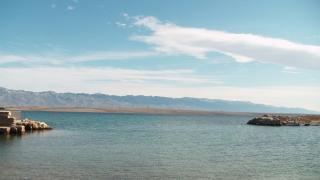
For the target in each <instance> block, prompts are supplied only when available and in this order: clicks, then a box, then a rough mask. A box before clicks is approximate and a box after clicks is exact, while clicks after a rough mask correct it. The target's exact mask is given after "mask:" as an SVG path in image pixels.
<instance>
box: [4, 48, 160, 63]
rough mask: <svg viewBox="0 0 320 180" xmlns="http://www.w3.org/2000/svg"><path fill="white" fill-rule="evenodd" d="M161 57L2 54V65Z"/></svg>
mask: <svg viewBox="0 0 320 180" xmlns="http://www.w3.org/2000/svg"><path fill="white" fill-rule="evenodd" d="M157 55H159V54H158V53H157V52H153V51H123V52H121V51H99V52H90V53H84V54H80V55H74V56H70V55H69V56H67V55H61V54H43V55H39V54H31V55H16V54H1V53H0V65H1V64H4V63H12V62H18V63H24V64H30V65H32V66H37V65H67V64H70V63H77V62H86V61H97V60H100V61H104V60H105V61H110V60H126V59H141V58H146V57H152V56H157Z"/></svg>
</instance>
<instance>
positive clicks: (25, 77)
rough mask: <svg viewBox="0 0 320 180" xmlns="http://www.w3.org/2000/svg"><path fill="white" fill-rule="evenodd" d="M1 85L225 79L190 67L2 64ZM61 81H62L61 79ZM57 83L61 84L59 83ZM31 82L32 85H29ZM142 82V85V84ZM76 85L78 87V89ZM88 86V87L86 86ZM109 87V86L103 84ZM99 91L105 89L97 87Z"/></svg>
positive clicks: (66, 88) (69, 85)
mask: <svg viewBox="0 0 320 180" xmlns="http://www.w3.org/2000/svg"><path fill="white" fill-rule="evenodd" d="M0 70H1V74H2V75H1V79H0V86H4V87H14V86H15V87H14V88H17V86H21V87H24V88H26V87H28V86H29V85H30V84H33V85H32V87H34V88H36V89H33V90H44V89H43V88H51V89H52V90H59V91H61V90H62V89H59V88H60V85H61V86H62V87H63V88H64V89H63V90H64V91H76V89H82V88H85V86H88V84H90V86H92V87H94V86H96V85H99V86H100V85H110V83H111V84H113V85H116V84H118V85H119V84H122V85H123V84H141V85H142V86H143V85H152V84H175V85H178V84H179V85H181V86H184V84H187V85H189V83H191V84H194V85H201V84H205V85H208V84H220V83H221V82H220V81H219V80H218V79H216V78H214V77H212V76H204V75H197V74H196V73H195V72H194V71H192V70H189V69H174V70H135V69H120V68H110V67H109V68H84V67H82V68H79V67H78V68H64V67H37V68H0ZM59 82H60V83H59ZM57 83H58V84H59V86H57ZM28 84H29V85H28ZM142 86H141V87H142ZM74 88H76V89H74ZM85 89H86V88H85ZM103 89H105V88H103ZM95 91H101V89H96V90H95Z"/></svg>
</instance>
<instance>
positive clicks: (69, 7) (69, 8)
mask: <svg viewBox="0 0 320 180" xmlns="http://www.w3.org/2000/svg"><path fill="white" fill-rule="evenodd" d="M67 10H69V11H73V10H75V7H74V6H71V5H69V6H67Z"/></svg>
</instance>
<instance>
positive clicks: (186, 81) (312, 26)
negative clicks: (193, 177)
mask: <svg viewBox="0 0 320 180" xmlns="http://www.w3.org/2000/svg"><path fill="white" fill-rule="evenodd" d="M319 19H320V2H319V1H316V0H314V1H312V0H305V1H300V0H296V1H295V0H287V1H286V0H283V1H271V0H270V1H261V2H259V3H258V2H257V1H251V0H248V1H240V0H233V1H231V0H227V1H214V0H202V1H188V2H186V1H183V0H175V1H169V0H167V1H166V0H161V1H160V0H152V1H150V0H148V1H147V0H145V1H129V0H128V1H124V0H118V1H102V0H90V1H89V0H86V1H85V0H66V1H62V0H59V1H58V0H56V1H55V0H28V1H16V0H2V1H1V2H0V70H1V71H2V72H3V73H1V75H0V86H2V87H6V88H11V89H24V90H32V91H46V90H54V91H58V92H87V93H96V92H99V93H106V94H115V95H127V94H133V95H158V96H168V97H184V96H189V97H200V98H214V99H228V100H244V101H252V102H256V103H264V104H271V105H277V106H288V107H304V108H308V109H313V110H320V93H319V92H320V21H319Z"/></svg>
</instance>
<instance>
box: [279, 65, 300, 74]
mask: <svg viewBox="0 0 320 180" xmlns="http://www.w3.org/2000/svg"><path fill="white" fill-rule="evenodd" d="M282 72H284V73H288V74H300V73H301V71H300V70H299V69H298V68H295V67H290V66H285V67H284V68H283V70H282Z"/></svg>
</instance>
